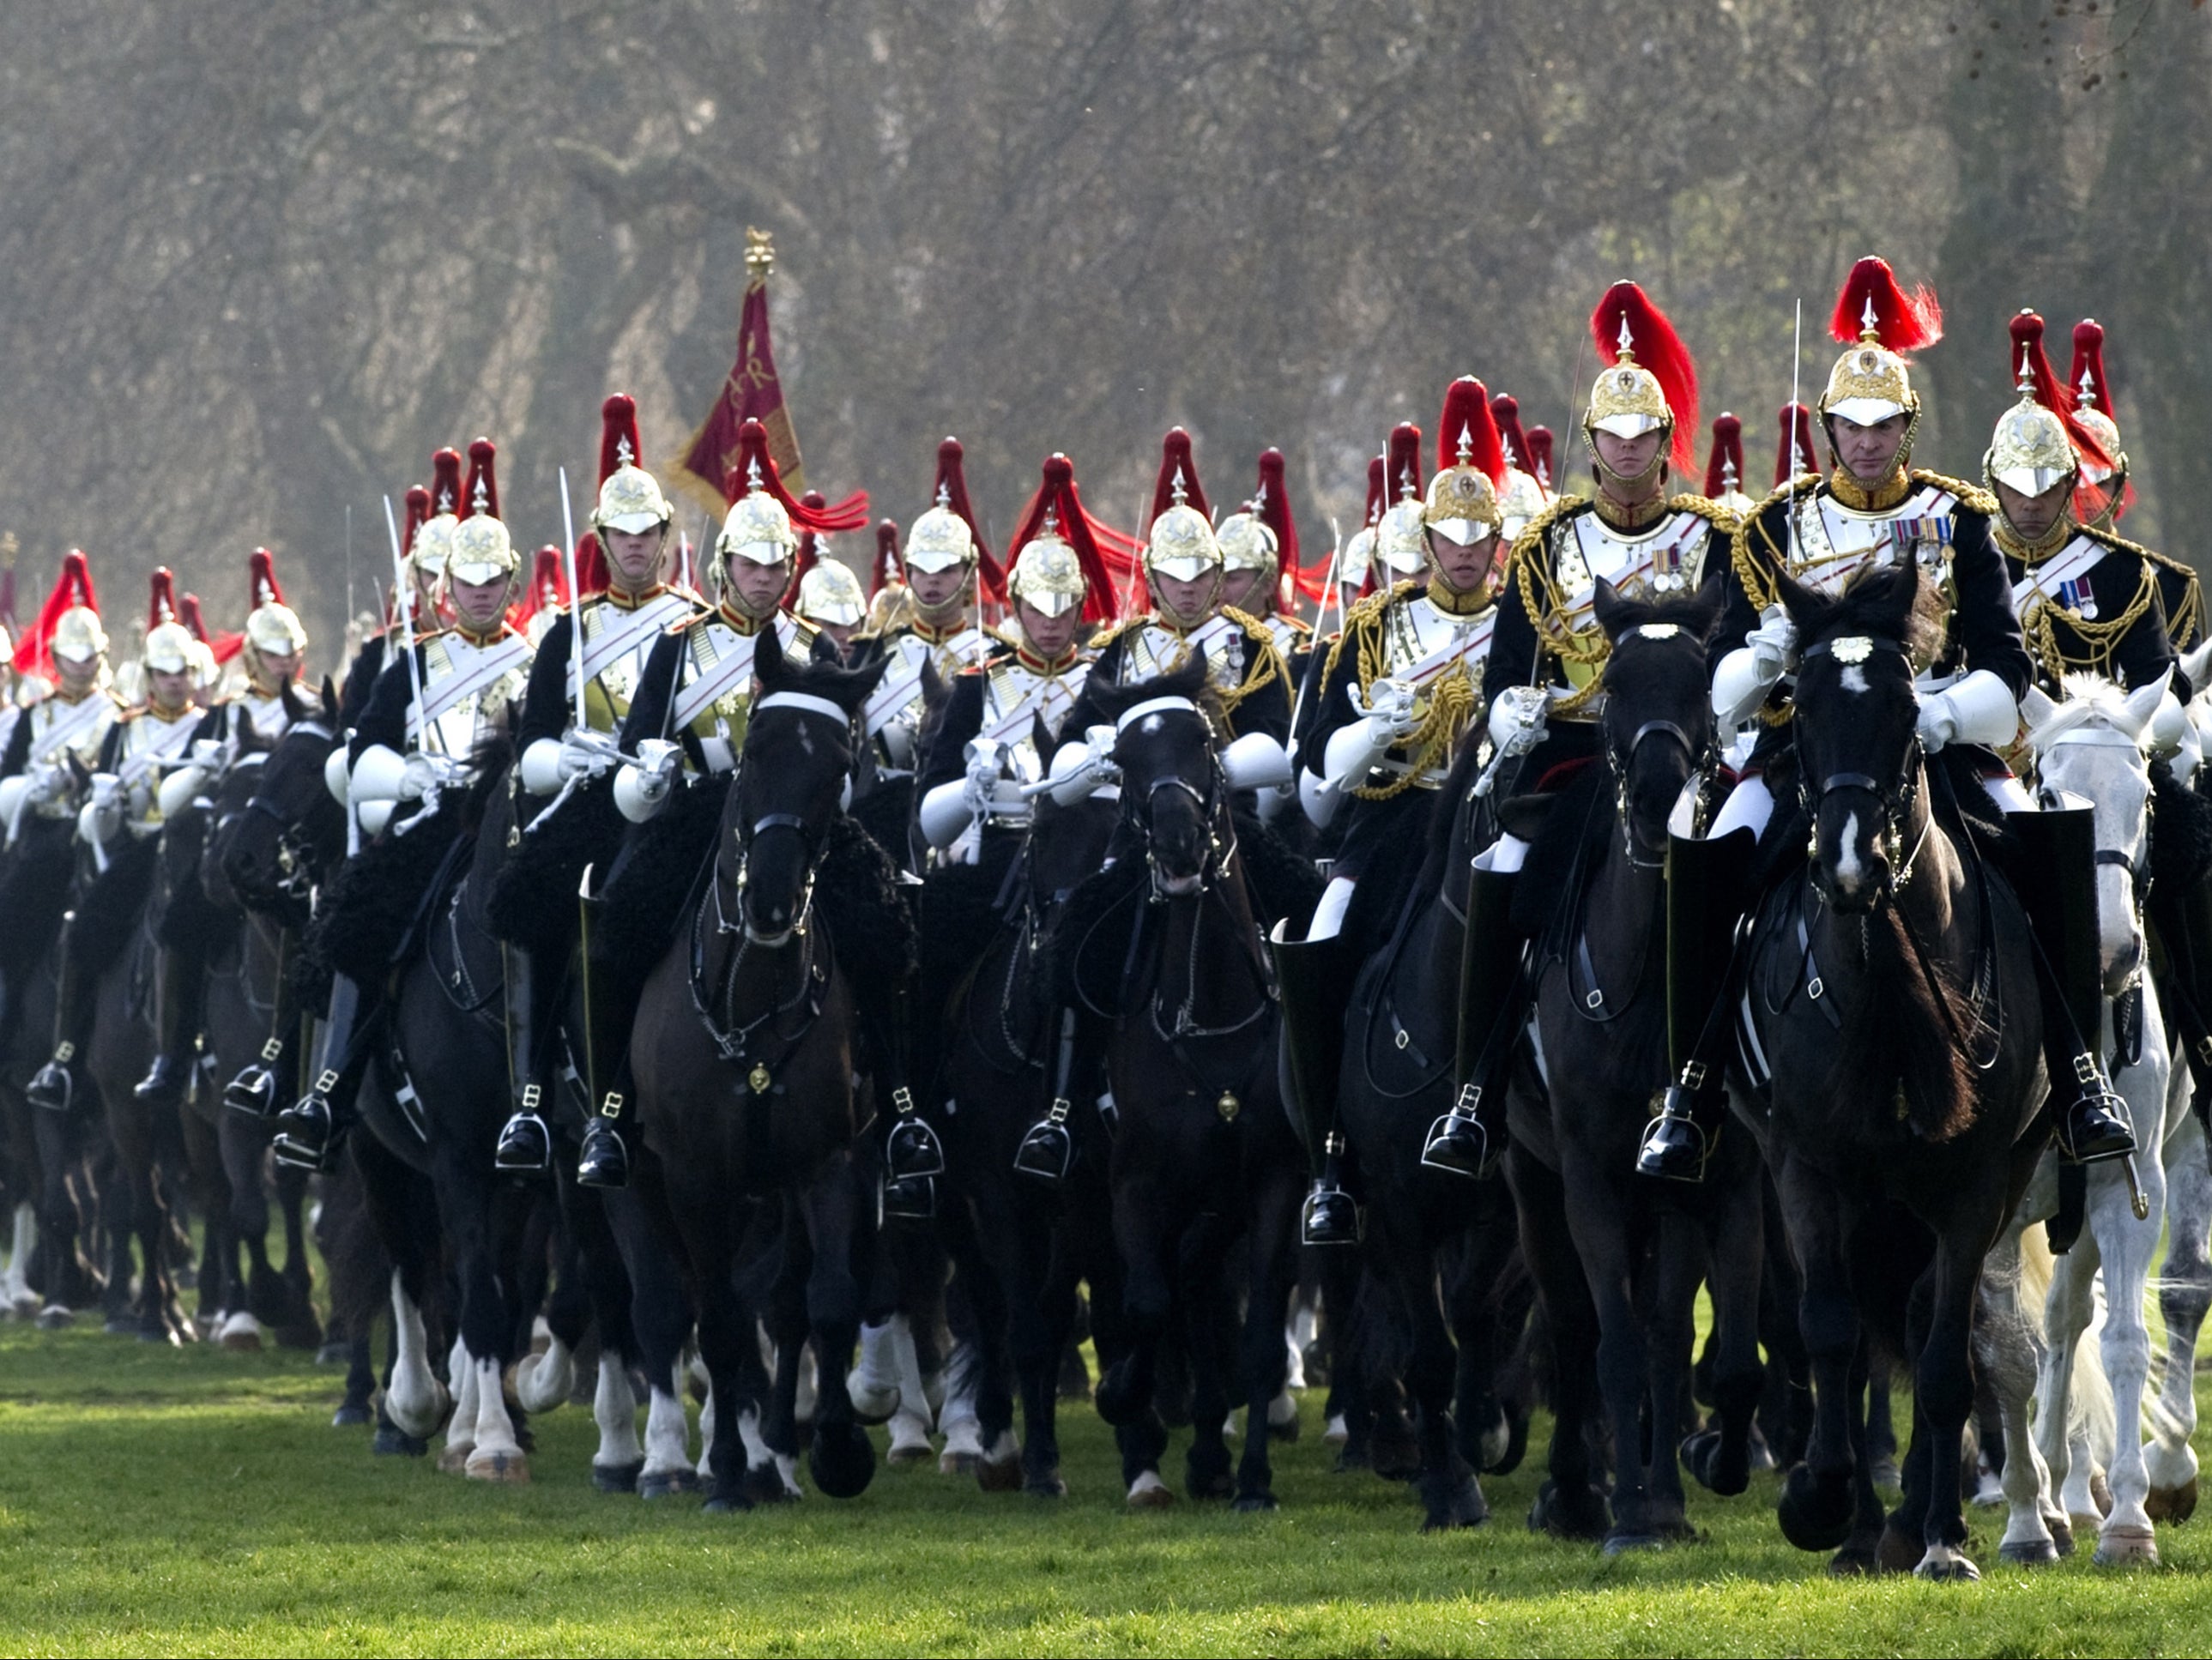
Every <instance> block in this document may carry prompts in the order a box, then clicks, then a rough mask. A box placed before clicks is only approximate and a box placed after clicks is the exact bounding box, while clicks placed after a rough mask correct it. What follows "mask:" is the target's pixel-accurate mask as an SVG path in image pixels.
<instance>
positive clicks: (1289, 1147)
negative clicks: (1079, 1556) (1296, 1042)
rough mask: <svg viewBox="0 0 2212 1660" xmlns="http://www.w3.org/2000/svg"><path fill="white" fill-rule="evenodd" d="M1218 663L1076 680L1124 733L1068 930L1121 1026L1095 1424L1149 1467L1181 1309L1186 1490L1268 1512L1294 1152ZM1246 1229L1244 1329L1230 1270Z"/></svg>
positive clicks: (1080, 979)
mask: <svg viewBox="0 0 2212 1660" xmlns="http://www.w3.org/2000/svg"><path fill="white" fill-rule="evenodd" d="M1085 701H1086V702H1087V703H1089V704H1090V705H1091V707H1093V708H1095V709H1096V710H1097V715H1098V717H1099V719H1101V720H1102V721H1106V722H1109V723H1111V724H1113V725H1114V726H1115V727H1116V729H1117V736H1116V739H1115V749H1114V763H1115V767H1116V769H1118V771H1119V773H1120V776H1121V813H1122V819H1123V823H1122V827H1121V834H1120V835H1119V836H1117V851H1118V857H1117V858H1116V860H1115V863H1114V864H1113V865H1112V866H1111V867H1109V869H1108V870H1106V871H1104V872H1103V873H1101V874H1100V875H1099V876H1097V877H1095V878H1093V879H1091V881H1090V882H1088V883H1086V884H1085V886H1084V889H1083V890H1079V891H1078V893H1077V894H1076V895H1075V896H1074V897H1072V898H1071V900H1070V903H1069V911H1068V914H1067V915H1066V918H1065V919H1063V922H1062V927H1063V929H1064V930H1065V931H1066V933H1067V934H1068V944H1069V950H1070V951H1071V952H1072V953H1073V954H1072V956H1071V957H1070V958H1069V959H1068V960H1069V961H1070V963H1071V964H1072V969H1071V973H1072V978H1073V982H1074V988H1075V991H1076V994H1077V995H1079V997H1080V999H1081V1000H1082V1003H1083V1005H1084V1006H1085V1007H1086V1008H1087V1009H1089V1010H1090V1011H1091V1012H1092V1013H1093V1015H1094V1017H1096V1016H1100V1015H1103V1016H1108V1017H1109V1018H1110V1019H1111V1026H1110V1031H1109V1033H1108V1035H1107V1037H1106V1038H1105V1042H1104V1045H1103V1049H1104V1054H1105V1058H1106V1067H1107V1075H1108V1078H1109V1082H1110V1084H1111V1088H1112V1094H1113V1098H1114V1101H1115V1106H1116V1116H1117V1118H1118V1120H1119V1128H1118V1130H1117V1132H1116V1134H1115V1140H1114V1153H1113V1161H1112V1165H1111V1183H1112V1192H1113V1205H1114V1237H1115V1243H1116V1245H1117V1246H1118V1248H1119V1250H1120V1253H1121V1265H1122V1270H1123V1274H1124V1275H1125V1279H1124V1283H1123V1305H1124V1308H1125V1310H1126V1312H1127V1320H1128V1334H1127V1335H1128V1342H1129V1345H1130V1347H1129V1352H1128V1353H1127V1354H1125V1355H1124V1356H1122V1357H1121V1359H1119V1360H1117V1361H1116V1362H1115V1364H1114V1365H1112V1366H1111V1367H1110V1368H1109V1370H1108V1371H1107V1372H1106V1374H1105V1376H1104V1377H1103V1379H1102V1380H1101V1381H1100V1383H1099V1386H1098V1391H1097V1404H1098V1411H1099V1415H1100V1416H1102V1417H1103V1418H1104V1419H1105V1420H1106V1421H1107V1422H1108V1423H1109V1424H1112V1425H1113V1426H1115V1428H1116V1429H1118V1430H1125V1431H1134V1432H1137V1435H1136V1437H1135V1438H1124V1439H1123V1462H1124V1465H1125V1468H1126V1467H1127V1466H1128V1465H1129V1463H1130V1462H1131V1461H1132V1459H1133V1457H1140V1458H1144V1460H1145V1463H1146V1465H1147V1466H1148V1465H1149V1463H1150V1462H1151V1457H1147V1456H1146V1453H1149V1454H1150V1455H1151V1456H1157V1453H1158V1450H1159V1449H1162V1448H1164V1446H1165V1444H1166V1431H1165V1429H1164V1426H1162V1425H1161V1424H1160V1421H1159V1419H1158V1414H1157V1412H1156V1410H1155V1402H1156V1396H1157V1394H1158V1385H1159V1383H1160V1378H1161V1361H1162V1359H1163V1352H1164V1345H1165V1343H1166V1341H1167V1340H1168V1338H1169V1336H1170V1329H1169V1327H1170V1318H1171V1317H1172V1316H1173V1315H1175V1314H1176V1313H1177V1312H1180V1313H1181V1314H1182V1316H1183V1331H1184V1333H1185V1335H1186V1337H1187V1349H1188V1362H1189V1367H1190V1374H1191V1386H1192V1388H1191V1404H1190V1411H1191V1447H1190V1451H1189V1454H1188V1487H1189V1490H1190V1493H1191V1494H1192V1496H1193V1497H1194V1498H1227V1497H1231V1495H1232V1494H1233V1496H1234V1499H1235V1502H1236V1505H1237V1508H1238V1509H1240V1510H1262V1509H1267V1508H1271V1507H1272V1506H1273V1505H1274V1502H1275V1499H1274V1494H1273V1491H1272V1487H1271V1482H1272V1475H1271V1470H1270V1466H1269V1460H1268V1451H1267V1444H1268V1436H1267V1417H1268V1408H1269V1407H1270V1406H1271V1405H1272V1404H1273V1402H1274V1400H1275V1398H1276V1396H1277V1395H1279V1394H1280V1393H1281V1391H1282V1388H1283V1381H1284V1377H1285V1372H1286V1370H1287V1366H1286V1361H1287V1355H1286V1352H1285V1344H1284V1337H1283V1323H1284V1318H1285V1314H1286V1313H1287V1311H1288V1308H1289V1304H1290V1296H1291V1290H1292V1288H1293V1287H1294V1286H1295V1285H1296V1284H1297V1212H1298V1202H1299V1194H1300V1189H1301V1188H1302V1186H1303V1177H1304V1156H1303V1154H1302V1152H1301V1151H1300V1149H1299V1146H1298V1143H1297V1138H1296V1136H1295V1135H1294V1134H1293V1133H1292V1131H1291V1124H1290V1120H1289V1117H1288V1115H1287V1114H1286V1112H1285V1109H1284V1106H1283V1102H1282V1097H1281V1092H1280V1089H1279V1085H1278V1083H1277V1080H1276V1069H1275V1052H1276V1040H1277V1027H1278V1024H1279V1018H1278V1008H1277V1004H1276V1000H1275V988H1274V983H1273V976H1272V974H1271V973H1270V971H1269V966H1268V964H1267V957H1266V954H1265V952H1264V951H1263V950H1262V947H1261V936H1260V931H1259V927H1258V925H1257V923H1256V922H1255V921H1254V918H1253V913H1252V908H1251V903H1250V901H1249V897H1248V895H1247V891H1246V886H1245V881H1244V871H1243V861H1242V860H1241V859H1240V857H1239V854H1238V851H1237V837H1236V832H1235V830H1234V828H1233V825H1232V823H1231V810H1230V789H1229V786H1228V783H1227V781H1226V780H1225V778H1224V776H1223V775H1222V771H1221V763H1220V760H1219V757H1218V747H1217V746H1218V744H1219V743H1220V742H1221V741H1222V740H1223V739H1224V738H1225V734H1226V732H1227V725H1226V722H1225V719H1224V717H1223V715H1222V714H1221V711H1220V709H1219V708H1218V706H1217V705H1216V704H1215V703H1214V702H1213V700H1212V696H1211V694H1210V693H1209V692H1208V690H1206V662H1205V659H1204V657H1203V656H1202V655H1200V656H1198V657H1194V659H1193V660H1191V662H1190V663H1189V664H1188V665H1187V666H1184V667H1183V668H1182V669H1180V670H1178V671H1176V672H1175V673H1173V674H1170V675H1164V676H1162V677H1159V678H1155V679H1151V680H1143V681H1137V682H1133V683H1132V684H1127V685H1124V686H1119V687H1114V688H1110V689H1105V688H1097V687H1093V688H1090V689H1087V690H1086V692H1085ZM1240 1238H1241V1240H1242V1241H1243V1248H1244V1249H1243V1262H1242V1264H1241V1267H1242V1268H1243V1276H1242V1277H1243V1282H1244V1285H1243V1289H1244V1293H1245V1296H1244V1310H1243V1320H1242V1322H1241V1323H1239V1322H1238V1320H1237V1318H1236V1315H1235V1308H1234V1284H1233V1280H1234V1276H1232V1274H1231V1272H1230V1268H1231V1250H1232V1248H1233V1247H1234V1246H1235V1245H1236V1244H1237V1242H1238V1241H1239V1239H1240ZM1230 1331H1237V1332H1238V1333H1239V1340H1238V1341H1237V1346H1236V1348H1237V1353H1236V1354H1235V1356H1234V1357H1233V1359H1232V1357H1231V1356H1230V1355H1228V1354H1225V1353H1224V1347H1225V1343H1224V1334H1225V1333H1227V1332H1230ZM1232 1379H1233V1381H1234V1382H1235V1383H1236V1384H1237V1394H1238V1395H1239V1396H1241V1398H1242V1399H1243V1402H1244V1404H1245V1406H1246V1408H1247V1412H1246V1416H1245V1429H1246V1433H1245V1438H1244V1453H1243V1458H1242V1460H1241V1461H1240V1462H1239V1463H1238V1466H1237V1470H1236V1475H1235V1478H1234V1480H1233V1481H1232V1480H1231V1465H1230V1457H1229V1450H1228V1446H1227V1444H1226V1442H1225V1439H1224V1437H1223V1426H1224V1425H1225V1421H1226V1420H1227V1417H1228V1413H1229V1408H1230V1406H1231V1382H1232ZM1154 1479H1157V1478H1154Z"/></svg>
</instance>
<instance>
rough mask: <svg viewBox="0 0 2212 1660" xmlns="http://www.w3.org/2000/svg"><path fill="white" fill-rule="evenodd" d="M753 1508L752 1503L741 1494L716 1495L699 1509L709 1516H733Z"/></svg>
mask: <svg viewBox="0 0 2212 1660" xmlns="http://www.w3.org/2000/svg"><path fill="white" fill-rule="evenodd" d="M752 1507H753V1501H752V1500H751V1499H748V1498H746V1497H745V1495H744V1493H715V1494H714V1497H713V1498H711V1499H708V1501H707V1502H706V1503H705V1504H703V1505H700V1506H699V1508H700V1509H701V1510H702V1511H706V1512H707V1514H708V1515H709V1516H735V1515H737V1514H738V1513H739V1512H740V1511H749V1510H750V1509H751V1508H752Z"/></svg>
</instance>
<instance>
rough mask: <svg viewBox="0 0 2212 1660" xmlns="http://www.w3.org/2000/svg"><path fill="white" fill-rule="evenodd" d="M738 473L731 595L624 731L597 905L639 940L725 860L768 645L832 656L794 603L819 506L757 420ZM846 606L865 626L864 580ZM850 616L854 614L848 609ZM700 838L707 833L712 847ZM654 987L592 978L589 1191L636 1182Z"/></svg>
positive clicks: (718, 556) (729, 520)
mask: <svg viewBox="0 0 2212 1660" xmlns="http://www.w3.org/2000/svg"><path fill="white" fill-rule="evenodd" d="M738 476H740V477H743V478H744V481H745V485H746V488H745V491H744V495H742V496H739V497H738V499H737V501H735V502H732V504H731V506H730V509H729V512H728V513H727V514H726V516H725V517H724V519H723V520H722V529H721V532H720V535H718V536H717V537H716V538H714V557H715V560H716V561H717V569H718V575H719V577H720V584H719V586H720V594H721V598H720V602H719V603H718V604H717V605H715V606H714V608H713V609H712V610H708V611H698V612H696V613H695V614H694V615H692V616H691V617H688V618H687V619H685V620H684V622H682V623H679V624H678V625H677V626H676V627H673V628H671V629H668V630H666V631H665V632H664V633H663V634H662V635H660V637H659V639H658V640H656V641H655V642H653V648H652V652H651V654H650V655H649V656H648V657H647V660H646V665H645V668H644V671H643V672H642V673H641V675H640V676H639V678H638V683H637V690H636V691H635V695H634V696H633V698H632V700H631V702H630V704H629V710H628V713H627V715H626V716H625V719H624V721H623V727H622V733H621V738H620V743H619V750H620V752H621V754H622V755H623V756H624V757H631V758H632V759H633V761H634V764H625V765H623V767H622V768H621V769H620V770H619V771H617V773H616V775H615V778H614V800H615V805H616V806H617V808H618V809H619V810H620V812H621V813H622V816H623V818H625V819H627V820H629V823H630V824H631V825H632V826H633V827H634V828H632V829H631V830H629V831H628V832H627V833H626V834H625V836H624V838H623V844H622V848H621V850H620V851H619V852H618V853H616V854H614V855H613V863H612V866H611V869H610V871H609V873H608V876H607V879H606V882H605V885H604V887H603V888H602V889H601V891H599V894H598V895H597V896H596V897H595V898H594V899H593V900H592V906H593V909H594V910H595V911H598V910H604V911H605V913H606V914H608V915H611V916H623V917H624V918H625V928H626V930H628V931H630V932H635V933H647V932H650V931H651V930H650V929H649V928H647V927H641V925H640V923H639V920H638V919H639V915H641V914H644V913H650V914H651V915H653V916H654V917H664V916H665V926H664V927H662V928H661V930H660V932H661V933H665V932H666V931H667V929H669V928H672V927H674V925H675V919H676V912H677V909H678V908H679V907H680V905H681V903H682V902H683V899H684V892H685V891H688V889H689V886H690V877H691V875H692V874H693V873H695V872H696V869H697V867H698V866H699V865H700V863H701V862H702V861H703V860H708V859H709V858H711V857H712V856H713V848H712V845H711V838H712V834H713V830H714V824H715V823H716V822H717V820H718V818H719V815H720V803H721V800H722V792H723V789H724V787H726V785H727V784H728V782H729V781H730V778H731V775H732V773H733V772H734V771H735V770H736V768H737V764H738V756H739V755H740V753H742V752H743V751H744V739H745V727H746V723H747V718H748V716H749V715H750V712H751V709H752V704H753V696H754V681H755V677H756V668H755V666H756V663H757V660H758V657H759V654H760V652H761V650H762V648H763V647H772V648H774V649H776V650H779V651H781V653H782V654H783V655H784V656H785V658H786V659H787V660H789V661H792V662H793V663H805V662H806V661H807V660H809V659H810V658H811V655H812V654H813V653H814V652H815V650H816V642H817V641H821V642H822V644H821V647H820V649H822V650H823V651H825V652H826V651H829V650H831V649H832V648H831V647H830V645H829V642H828V640H827V639H826V638H825V637H824V636H823V634H822V632H821V630H820V629H817V627H816V626H815V624H813V623H809V622H805V621H802V620H801V619H799V617H794V616H793V615H792V614H791V613H790V612H789V611H785V610H784V609H782V606H781V603H780V602H781V599H782V596H783V595H784V594H785V593H787V592H789V591H790V588H791V587H792V581H791V573H792V568H793V563H794V562H795V560H796V558H797V555H798V551H799V537H798V533H797V529H796V527H795V522H794V514H798V515H805V514H810V513H811V511H812V510H811V509H810V508H806V507H805V506H804V504H802V503H799V502H793V501H792V500H791V498H790V496H788V495H787V493H786V492H785V490H784V489H783V486H782V483H781V480H780V479H779V478H778V477H777V476H776V471H775V461H774V460H773V459H771V458H770V457H769V451H768V435H767V432H766V430H765V429H763V428H762V427H761V426H760V424H759V423H757V422H747V423H745V425H744V429H742V430H741V432H740V435H739V438H738ZM829 570H834V571H836V572H837V573H839V574H840V575H843V576H844V577H845V579H846V581H848V582H853V578H852V574H851V573H850V572H849V571H847V570H846V569H845V568H844V567H843V566H842V565H839V564H836V563H834V562H828V561H825V562H823V563H822V564H819V565H817V567H816V568H815V569H814V570H813V571H810V572H809V573H808V575H809V576H812V575H816V574H817V573H818V572H822V571H829ZM802 586H803V584H802ZM846 604H848V605H850V607H851V610H850V615H851V617H852V619H853V621H854V622H855V623H857V622H858V620H859V616H860V588H859V584H858V583H857V582H853V589H852V593H850V594H849V595H848V596H847V599H846ZM840 614H841V615H843V614H846V613H845V611H843V610H842V608H841V611H840ZM548 637H549V639H550V637H551V636H550V635H549V636H548ZM671 808H672V809H674V811H671ZM656 821H660V822H665V823H667V824H671V825H672V827H673V828H674V830H675V831H676V833H677V835H678V836H679V837H680V838H681V840H682V842H683V846H682V848H680V850H678V853H677V854H676V855H675V856H674V857H670V858H665V859H664V858H661V857H653V858H650V859H648V858H647V857H645V856H644V854H643V850H644V848H645V843H644V842H643V840H642V837H641V830H642V829H643V827H644V826H646V825H647V824H654V823H656ZM689 832H703V839H702V836H701V835H700V834H696V833H689ZM671 879H672V880H673V881H675V882H678V883H681V884H682V887H681V888H680V889H678V891H666V890H667V889H668V887H669V885H670V883H671ZM656 890H659V891H656ZM643 990H644V985H643V981H642V976H635V977H634V978H633V977H629V976H623V977H619V978H617V979H616V980H614V982H612V983H608V982H607V976H598V977H595V979H594V981H593V982H592V997H591V1002H592V1009H593V1013H592V1032H593V1036H592V1049H593V1050H594V1052H595V1054H596V1055H604V1056H605V1058H606V1059H608V1060H610V1061H612V1062H613V1063H614V1064H613V1066H612V1068H611V1072H610V1073H609V1074H608V1075H609V1077H610V1079H611V1082H610V1083H609V1085H608V1086H607V1087H605V1088H604V1089H601V1090H599V1099H598V1102H597V1104H596V1110H594V1111H593V1112H592V1115H591V1116H590V1118H589V1120H588V1122H586V1125H585V1128H584V1138H583V1145H582V1147H581V1149H580V1162H579V1164H578V1167H577V1179H578V1180H579V1181H580V1182H581V1183H583V1184H584V1185H585V1186H586V1187H600V1188H615V1187H622V1186H623V1185H625V1184H626V1183H628V1182H629V1147H628V1146H627V1144H626V1143H625V1142H624V1141H623V1135H622V1123H623V1113H624V1111H625V1110H626V1108H627V1105H628V1103H629V1099H630V1097H631V1095H632V1094H633V1092H634V1091H633V1090H632V1088H631V1085H630V1083H629V1056H628V1050H629V1028H630V1025H631V1022H632V1020H633V1018H635V1012H636V1007H637V1000H638V997H639V995H640V994H641V993H642V991H643Z"/></svg>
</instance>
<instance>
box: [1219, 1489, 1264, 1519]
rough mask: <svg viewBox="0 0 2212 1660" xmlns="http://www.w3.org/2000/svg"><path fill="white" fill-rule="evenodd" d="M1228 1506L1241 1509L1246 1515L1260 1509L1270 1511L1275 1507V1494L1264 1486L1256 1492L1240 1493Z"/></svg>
mask: <svg viewBox="0 0 2212 1660" xmlns="http://www.w3.org/2000/svg"><path fill="white" fill-rule="evenodd" d="M1230 1508H1231V1510H1237V1511H1243V1512H1244V1513H1245V1514H1246V1515H1248V1516H1250V1515H1253V1514H1255V1513H1257V1512H1258V1511H1270V1510H1273V1509H1274V1508H1275V1495H1274V1494H1273V1493H1269V1492H1267V1489H1265V1488H1264V1487H1263V1488H1261V1490H1260V1491H1259V1492H1258V1493H1238V1494H1237V1497H1236V1499H1235V1500H1234V1502H1233V1503H1231V1505H1230Z"/></svg>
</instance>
